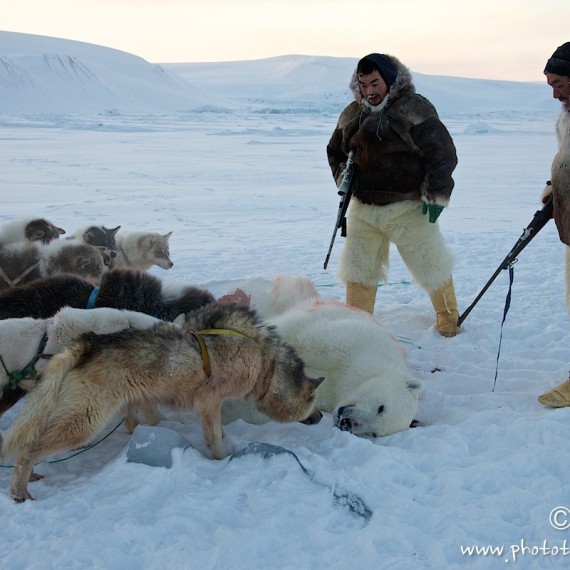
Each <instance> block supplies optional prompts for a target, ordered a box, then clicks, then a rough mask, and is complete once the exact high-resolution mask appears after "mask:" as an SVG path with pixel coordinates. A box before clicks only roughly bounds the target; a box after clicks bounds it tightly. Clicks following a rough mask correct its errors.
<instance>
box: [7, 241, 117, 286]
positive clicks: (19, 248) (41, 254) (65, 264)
mask: <svg viewBox="0 0 570 570" xmlns="http://www.w3.org/2000/svg"><path fill="white" fill-rule="evenodd" d="M106 270H107V268H106V266H105V263H104V259H103V256H102V254H101V252H100V251H99V250H98V249H97V248H96V247H93V246H92V245H88V244H86V243H83V242H80V241H77V240H72V241H67V240H54V241H52V242H50V243H48V244H45V245H44V244H41V243H39V242H27V241H24V242H18V243H13V244H9V245H7V246H5V247H2V248H0V290H2V289H6V288H8V287H16V286H18V285H25V284H26V283H31V282H32V281H36V280H37V279H40V278H41V277H49V276H52V275H59V274H61V273H72V274H74V275H79V276H81V277H83V278H84V279H86V280H87V281H89V282H90V283H92V284H93V285H98V284H99V281H100V280H101V275H102V274H103V272H104V271H106Z"/></svg>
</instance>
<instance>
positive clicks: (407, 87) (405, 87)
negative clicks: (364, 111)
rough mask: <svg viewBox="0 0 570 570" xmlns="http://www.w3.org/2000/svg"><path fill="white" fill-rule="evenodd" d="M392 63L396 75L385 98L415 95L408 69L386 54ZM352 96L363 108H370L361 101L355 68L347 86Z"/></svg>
mask: <svg viewBox="0 0 570 570" xmlns="http://www.w3.org/2000/svg"><path fill="white" fill-rule="evenodd" d="M386 55H387V56H388V57H389V58H390V59H391V60H392V62H393V63H394V66H395V67H396V71H397V75H396V79H395V80H394V83H392V85H391V86H390V90H389V91H388V95H387V97H388V98H389V99H395V98H397V97H399V96H400V95H401V94H404V93H415V92H416V88H415V86H414V84H413V81H412V73H411V72H410V70H409V68H408V67H406V66H405V65H404V64H403V63H402V62H401V61H400V60H399V59H398V58H397V57H395V56H393V55H390V54H386ZM348 86H349V88H350V90H351V91H352V94H353V95H354V100H355V101H356V102H357V103H360V104H362V105H364V106H365V107H368V108H371V107H370V106H369V105H368V104H367V102H366V99H363V97H362V93H361V92H360V85H359V83H358V75H357V73H356V67H355V68H354V72H353V73H352V77H351V78H350V83H349V84H348Z"/></svg>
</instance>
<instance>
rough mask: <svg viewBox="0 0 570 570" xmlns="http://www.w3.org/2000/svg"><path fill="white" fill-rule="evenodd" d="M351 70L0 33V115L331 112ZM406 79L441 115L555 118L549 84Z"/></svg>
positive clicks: (331, 60)
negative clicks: (157, 60)
mask: <svg viewBox="0 0 570 570" xmlns="http://www.w3.org/2000/svg"><path fill="white" fill-rule="evenodd" d="M355 64H356V59H355V58H336V57H326V56H304V55H284V56H279V57H273V58H268V59H262V60H251V61H237V62H217V63H164V64H160V65H158V64H152V63H149V62H148V61H146V60H144V59H142V58H140V57H138V56H136V55H132V54H129V53H126V52H123V51H120V50H116V49H112V48H107V47H103V46H97V45H93V44H89V43H84V42H78V41H72V40H64V39H60V38H51V37H46V36H37V35H31V34H20V33H16V32H3V31H0V101H1V107H0V113H13V114H22V113H23V114H35V113H64V114H67V113H77V114H81V113H108V112H116V113H121V114H140V113H143V114H144V113H150V114H153V113H172V112H203V111H214V112H215V111H220V112H234V111H235V112H239V111H250V112H251V111H253V112H262V113H338V112H339V110H340V109H342V108H343V107H344V106H345V105H346V104H347V103H348V102H349V101H350V100H351V99H352V94H351V93H350V91H349V89H348V82H349V80H350V76H351V74H352V71H353V69H354V66H355ZM413 77H414V81H415V84H416V87H417V89H418V92H420V93H422V94H424V95H425V96H426V97H428V98H429V99H430V100H431V101H432V102H433V103H434V104H435V105H436V107H437V108H438V111H439V112H440V114H441V115H442V116H454V115H464V114H469V115H476V114H478V113H493V112H501V113H504V112H512V113H534V112H548V113H554V108H555V106H554V105H553V104H552V100H551V92H550V90H549V89H548V86H547V85H546V83H545V84H540V83H519V82H512V81H491V80H481V79H467V78H459V77H444V76H430V75H423V74H420V73H415V72H413Z"/></svg>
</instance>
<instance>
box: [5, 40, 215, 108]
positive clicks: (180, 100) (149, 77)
mask: <svg viewBox="0 0 570 570" xmlns="http://www.w3.org/2000/svg"><path fill="white" fill-rule="evenodd" d="M0 100H1V101H2V111H3V112H4V113H92V112H103V111H115V110H116V111H119V112H129V113H157V112H165V111H176V110H186V109H195V108H197V107H200V106H202V105H203V104H204V102H205V101H206V96H205V95H204V94H198V93H197V92H195V90H194V89H193V88H192V87H191V86H190V85H188V84H186V82H185V81H184V79H182V78H181V77H179V76H177V75H176V74H175V73H171V72H169V71H168V70H166V69H164V68H163V67H161V66H159V65H153V64H150V63H148V62H147V61H145V60H144V59H142V58H140V57H137V56H134V55H131V54H128V53H125V52H122V51H118V50H114V49H110V48H105V47H100V46H96V45H92V44H87V43H82V42H76V41H70V40H62V39H58V38H49V37H44V36H34V35H28V34H18V33H13V32H0Z"/></svg>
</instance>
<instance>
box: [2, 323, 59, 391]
mask: <svg viewBox="0 0 570 570" xmlns="http://www.w3.org/2000/svg"><path fill="white" fill-rule="evenodd" d="M47 341H48V337H47V334H46V333H44V335H43V336H42V338H41V340H40V344H39V346H38V349H37V351H36V355H35V356H34V357H33V358H32V360H31V361H30V362H28V364H26V366H25V367H24V368H22V370H13V371H12V372H8V368H6V364H5V363H4V359H3V358H2V355H0V363H1V364H2V367H3V368H4V371H5V372H6V374H7V376H8V384H7V385H6V386H5V388H4V391H6V390H16V388H18V385H19V384H20V382H22V380H28V379H31V380H35V379H36V378H37V375H38V373H37V372H36V369H35V368H34V366H35V365H36V362H37V361H38V360H39V359H40V358H42V357H43V356H44V355H43V351H44V349H45V347H46V344H47ZM46 357H47V355H46Z"/></svg>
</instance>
